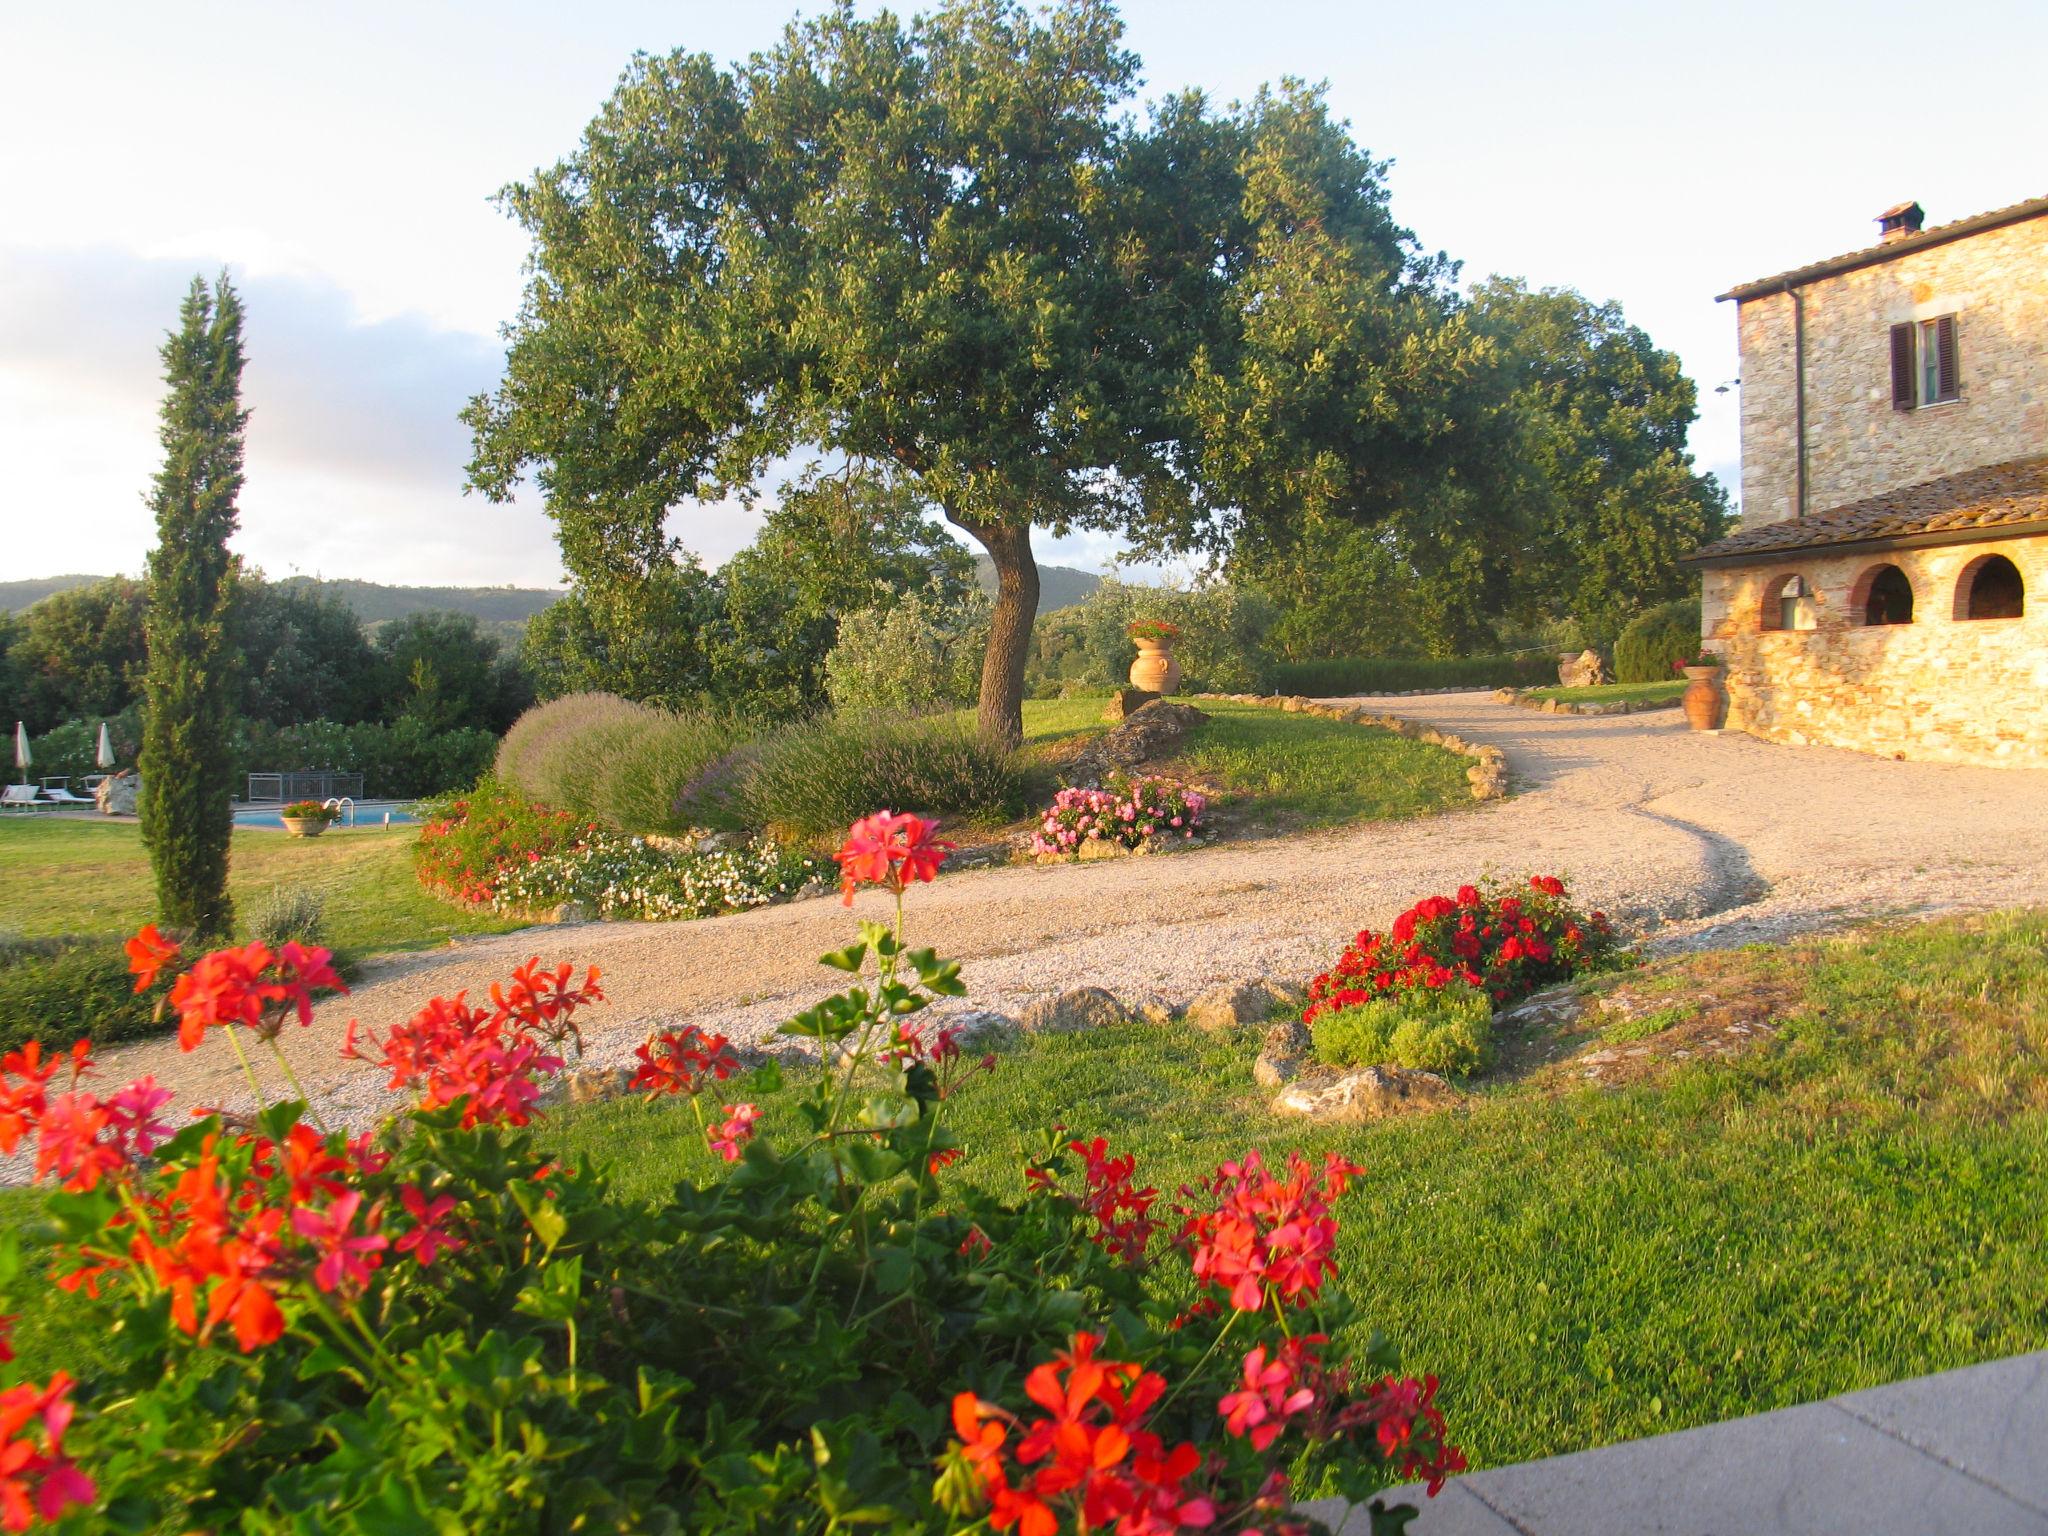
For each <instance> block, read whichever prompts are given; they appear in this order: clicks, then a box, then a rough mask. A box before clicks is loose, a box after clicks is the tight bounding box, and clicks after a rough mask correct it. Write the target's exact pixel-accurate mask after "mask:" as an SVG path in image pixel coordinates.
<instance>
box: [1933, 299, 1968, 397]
mask: <svg viewBox="0 0 2048 1536" xmlns="http://www.w3.org/2000/svg"><path fill="white" fill-rule="evenodd" d="M1934 348H1935V370H1936V373H1937V375H1938V382H1939V384H1940V386H1941V398H1942V399H1944V400H1954V399H1957V398H1958V397H1959V396H1960V395H1961V394H1962V390H1961V387H1960V385H1961V377H1960V375H1959V374H1958V373H1957V371H1956V317H1955V316H1954V315H1943V316H1942V317H1941V318H1940V319H1939V320H1937V321H1935V322H1934Z"/></svg>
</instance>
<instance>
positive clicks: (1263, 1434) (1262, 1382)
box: [1216, 1334, 1321, 1451]
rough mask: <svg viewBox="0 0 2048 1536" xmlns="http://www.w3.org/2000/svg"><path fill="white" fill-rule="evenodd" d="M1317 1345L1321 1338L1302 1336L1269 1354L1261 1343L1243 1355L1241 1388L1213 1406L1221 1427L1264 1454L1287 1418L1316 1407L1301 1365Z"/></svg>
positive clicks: (1227, 1394)
mask: <svg viewBox="0 0 2048 1536" xmlns="http://www.w3.org/2000/svg"><path fill="white" fill-rule="evenodd" d="M1320 1342H1321V1336H1320V1335H1317V1334H1305V1335H1303V1336H1301V1337H1299V1338H1292V1339H1288V1340H1286V1341H1285V1342H1284V1343H1282V1344H1281V1346H1280V1348H1279V1349H1278V1350H1276V1351H1274V1352H1273V1353H1272V1354H1270V1355H1269V1354H1268V1353H1267V1352H1266V1346H1265V1345H1263V1344H1261V1345H1259V1346H1258V1348H1256V1349H1254V1350H1252V1351H1251V1353H1250V1354H1248V1355H1246V1356H1245V1357H1244V1385H1243V1386H1242V1387H1240V1388H1239V1389H1238V1390H1237V1391H1235V1392H1230V1393H1226V1394H1225V1395H1224V1397H1223V1398H1222V1399H1221V1400H1220V1401H1218V1403H1217V1404H1216V1411H1217V1412H1218V1413H1220V1414H1222V1415H1223V1420H1224V1423H1223V1427H1224V1428H1225V1429H1227V1430H1229V1431H1230V1433H1231V1434H1233V1435H1236V1436H1237V1437H1238V1438H1239V1439H1241V1440H1245V1439H1248V1440H1250V1441H1251V1443H1252V1449H1253V1450H1255V1451H1263V1450H1265V1449H1266V1448H1267V1447H1268V1446H1270V1445H1271V1444H1272V1443H1273V1442H1274V1441H1275V1440H1277V1439H1279V1438H1280V1432H1281V1431H1282V1430H1283V1429H1285V1428H1286V1427H1287V1420H1288V1418H1289V1417H1290V1416H1292V1415H1294V1414H1298V1413H1305V1412H1307V1411H1308V1410H1309V1409H1310V1408H1312V1407H1314V1406H1315V1401H1316V1394H1315V1392H1314V1391H1313V1389H1311V1388H1309V1387H1307V1386H1304V1385H1302V1362H1303V1356H1304V1355H1312V1353H1313V1351H1314V1348H1315V1346H1316V1345H1317V1344H1318V1343H1320Z"/></svg>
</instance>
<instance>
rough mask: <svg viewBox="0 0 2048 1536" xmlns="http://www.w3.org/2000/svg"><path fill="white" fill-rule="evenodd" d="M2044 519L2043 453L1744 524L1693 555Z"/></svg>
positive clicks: (1718, 556)
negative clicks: (1804, 513) (1800, 513)
mask: <svg viewBox="0 0 2048 1536" xmlns="http://www.w3.org/2000/svg"><path fill="white" fill-rule="evenodd" d="M2037 522H2048V455H2044V456H2042V457H2040V458H2031V459H2014V460H2011V461H2010V462H2008V463H2005V464H1989V465H1986V466H1985V467H1984V468H1982V469H1966V470H1964V471H1962V472H1961V473H1960V474H1954V475H1944V476H1942V477H1941V478H1940V479H1939V480H1923V481H1922V482H1921V483H1920V484H1918V485H1908V486H1902V487H1901V488H1899V489H1898V490H1895V491H1886V492H1885V493H1884V494H1883V495H1880V496H1866V497H1864V498H1863V499H1862V500H1861V501H1852V502H1848V503H1846V504H1845V505H1843V506H1839V507H1830V508H1829V509H1828V510H1827V511H1825V512H1815V513H1812V514H1811V515H1809V516H1806V517H1794V518H1787V519H1786V520H1785V521H1784V522H1780V523H1763V524H1759V525H1758V526H1757V527H1754V528H1745V529H1743V530H1742V531H1741V532H1739V533H1732V534H1730V535H1729V536H1728V537H1727V538H1725V539H1721V540H1718V541H1716V542H1715V543H1712V544H1709V545H1707V546H1706V547H1705V548H1703V549H1699V550H1696V551H1695V552H1694V553H1693V554H1691V555H1690V556H1688V557H1687V558H1688V559H1690V560H1727V559H1731V558H1735V557H1740V556H1746V555H1757V556H1763V555H1769V554H1778V553H1782V552H1785V551H1788V550H1799V549H1824V548H1826V547H1827V546H1828V545H1831V544H1860V543H1864V542H1866V541H1873V540H1884V539H1907V538H1912V537H1914V536H1916V535H1920V534H1930V533H1952V532H1956V531H1963V530H1968V529H1972V528H1997V527H2001V526H2004V525H2006V524H2011V523H2037Z"/></svg>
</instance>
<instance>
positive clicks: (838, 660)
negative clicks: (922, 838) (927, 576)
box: [825, 589, 991, 824]
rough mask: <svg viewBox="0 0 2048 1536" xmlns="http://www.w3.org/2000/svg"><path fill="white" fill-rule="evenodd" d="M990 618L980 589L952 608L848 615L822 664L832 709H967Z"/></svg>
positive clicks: (921, 604)
mask: <svg viewBox="0 0 2048 1536" xmlns="http://www.w3.org/2000/svg"><path fill="white" fill-rule="evenodd" d="M990 613H991V608H990V604H989V600H988V598H987V597H986V596H984V595H983V594H982V593H981V592H980V590H979V589H976V590H974V591H972V592H970V593H968V594H967V596H966V597H965V598H964V599H963V600H962V601H960V602H959V603H955V604H944V603H937V602H933V601H932V600H931V599H929V598H924V597H919V596H916V595H915V594H912V595H910V596H907V597H905V598H903V599H902V601H900V602H897V603H894V604H892V605H890V606H888V607H886V608H865V609H862V610H861V611H859V612H858V613H849V614H847V615H845V616H844V617H843V618H841V619H840V621H839V637H838V639H837V641H836V642H835V643H834V644H833V647H832V649H831V651H830V652H828V653H827V654H826V657H825V693H826V696H827V697H829V698H830V699H831V700H832V707H833V708H834V709H836V710H838V711H840V712H841V713H850V712H854V711H859V710H871V709H883V710H898V711H901V710H930V709H937V708H940V707H942V706H945V705H949V704H964V703H966V702H967V701H968V700H970V699H972V698H973V697H974V696H975V694H976V691H977V690H978V689H979V688H980V685H981V656H982V652H983V651H984V650H986V649H987V643H988V626H989V615H990ZM856 814H858V813H856ZM849 819H850V818H848V817H840V818H839V821H840V823H842V824H843V823H844V822H846V821H847V820H849Z"/></svg>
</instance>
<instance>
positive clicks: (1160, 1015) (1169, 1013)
mask: <svg viewBox="0 0 2048 1536" xmlns="http://www.w3.org/2000/svg"><path fill="white" fill-rule="evenodd" d="M1137 1019H1138V1022H1139V1023H1140V1024H1151V1025H1155V1026H1161V1025H1167V1024H1171V1023H1172V1022H1173V1010H1172V1009H1171V1008H1169V1007H1167V1005H1166V1004H1165V1003H1162V1002H1161V1001H1160V1000H1159V999H1158V998H1156V997H1154V998H1148V999H1147V1000H1146V1001H1144V1002H1142V1003H1140V1004H1138V1011H1137Z"/></svg>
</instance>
